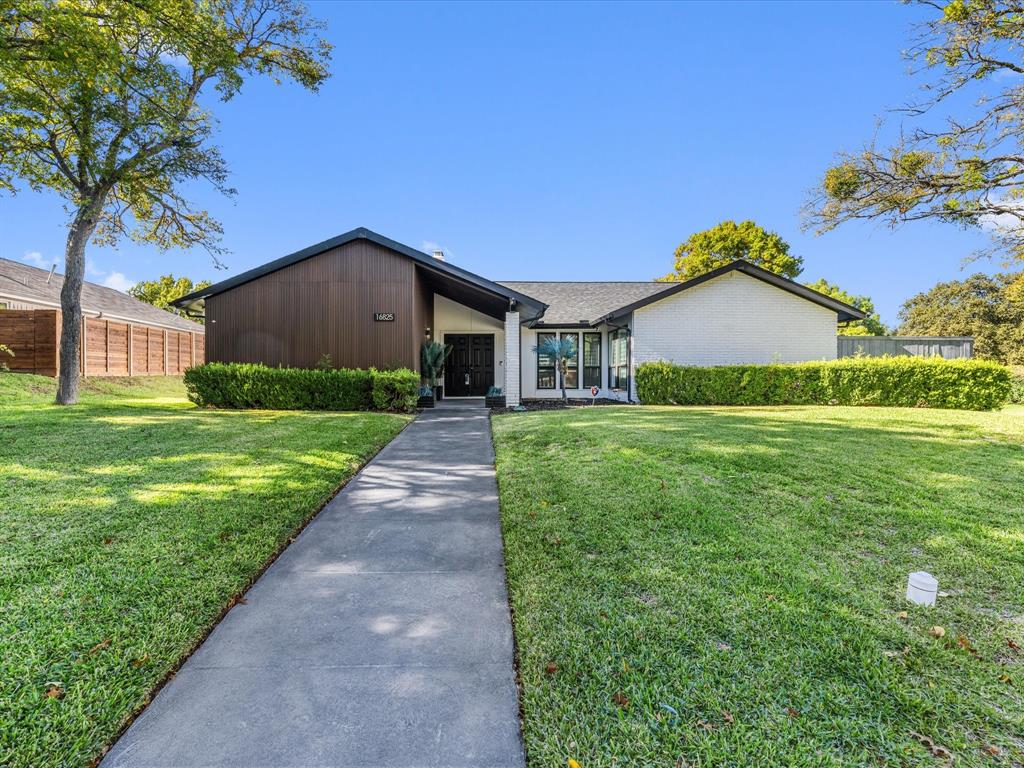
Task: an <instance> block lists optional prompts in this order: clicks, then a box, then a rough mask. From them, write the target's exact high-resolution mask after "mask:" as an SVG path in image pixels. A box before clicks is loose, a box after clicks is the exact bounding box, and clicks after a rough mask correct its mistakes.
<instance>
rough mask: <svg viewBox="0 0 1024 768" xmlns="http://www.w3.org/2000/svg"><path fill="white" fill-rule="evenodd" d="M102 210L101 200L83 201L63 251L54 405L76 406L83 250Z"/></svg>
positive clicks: (79, 355) (80, 335) (100, 196)
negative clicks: (58, 369) (57, 366)
mask: <svg viewBox="0 0 1024 768" xmlns="http://www.w3.org/2000/svg"><path fill="white" fill-rule="evenodd" d="M102 210H103V196H102V195H97V196H96V197H94V198H93V199H91V200H86V201H83V202H82V203H81V204H80V205H79V207H78V211H77V213H75V218H74V220H73V221H72V222H71V227H70V229H69V230H68V241H67V246H66V247H65V250H64V285H63V287H62V288H61V289H60V310H61V331H60V375H59V378H58V379H57V404H58V405H74V404H75V403H77V402H78V379H79V368H80V364H79V360H80V358H81V351H82V282H83V281H84V279H85V246H86V244H87V243H88V242H89V238H90V237H92V233H93V231H94V230H95V229H96V224H97V223H98V222H99V217H100V213H101V212H102Z"/></svg>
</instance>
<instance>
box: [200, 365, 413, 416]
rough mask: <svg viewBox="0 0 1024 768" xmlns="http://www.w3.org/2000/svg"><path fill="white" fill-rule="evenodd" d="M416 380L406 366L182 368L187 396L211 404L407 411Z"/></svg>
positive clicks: (269, 407) (251, 406)
mask: <svg viewBox="0 0 1024 768" xmlns="http://www.w3.org/2000/svg"><path fill="white" fill-rule="evenodd" d="M418 384H419V377H418V376H417V374H415V373H413V372H412V371H409V370H401V371H374V370H369V371H364V370H360V369H349V368H341V369H337V370H334V369H308V368H268V367H267V366H265V365H258V364H252V363H206V364H205V365H198V366H195V367H194V368H189V369H188V370H187V371H185V390H186V392H187V394H188V398H189V400H191V401H192V402H193V403H195V404H196V405H200V406H211V407H214V408H266V409H270V410H310V411H367V410H390V411H411V410H413V409H414V408H415V406H416V388H417V385H418ZM410 392H411V393H412V395H411V399H410V396H409V393H410Z"/></svg>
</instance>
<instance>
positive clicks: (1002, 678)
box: [999, 674, 1013, 685]
mask: <svg viewBox="0 0 1024 768" xmlns="http://www.w3.org/2000/svg"><path fill="white" fill-rule="evenodd" d="M999 682H1000V683H1006V684H1007V685H1013V678H1012V677H1010V676H1009V675H1007V674H1002V675H1000V676H999Z"/></svg>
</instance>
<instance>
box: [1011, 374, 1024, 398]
mask: <svg viewBox="0 0 1024 768" xmlns="http://www.w3.org/2000/svg"><path fill="white" fill-rule="evenodd" d="M1010 371H1011V372H1012V376H1013V378H1012V379H1011V381H1010V402H1011V403H1024V365H1011V366H1010Z"/></svg>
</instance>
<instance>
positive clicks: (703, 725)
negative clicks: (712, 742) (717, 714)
mask: <svg viewBox="0 0 1024 768" xmlns="http://www.w3.org/2000/svg"><path fill="white" fill-rule="evenodd" d="M697 727H698V728H703V729H704V730H705V731H713V730H715V724H714V723H708V722H706V721H704V720H698V721H697Z"/></svg>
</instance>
